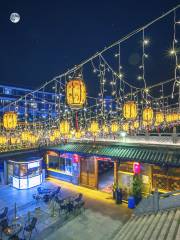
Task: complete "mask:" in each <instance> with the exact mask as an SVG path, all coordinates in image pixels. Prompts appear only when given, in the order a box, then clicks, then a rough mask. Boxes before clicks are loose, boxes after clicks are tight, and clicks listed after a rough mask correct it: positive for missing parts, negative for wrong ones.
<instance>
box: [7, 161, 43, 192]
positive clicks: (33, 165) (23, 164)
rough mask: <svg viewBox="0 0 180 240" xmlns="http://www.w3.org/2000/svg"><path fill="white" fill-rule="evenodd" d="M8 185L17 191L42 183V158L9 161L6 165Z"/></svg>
mask: <svg viewBox="0 0 180 240" xmlns="http://www.w3.org/2000/svg"><path fill="white" fill-rule="evenodd" d="M7 167H8V169H7V172H8V183H9V184H11V185H12V186H13V187H14V188H17V189H28V188H32V187H35V186H38V185H40V184H41V183H42V181H43V176H42V158H27V159H24V160H16V161H15V160H9V161H8V164H7Z"/></svg>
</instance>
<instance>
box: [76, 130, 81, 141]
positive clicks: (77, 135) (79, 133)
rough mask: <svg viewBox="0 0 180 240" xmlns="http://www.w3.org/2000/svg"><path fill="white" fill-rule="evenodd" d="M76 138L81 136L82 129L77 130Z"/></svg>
mask: <svg viewBox="0 0 180 240" xmlns="http://www.w3.org/2000/svg"><path fill="white" fill-rule="evenodd" d="M75 138H77V139H79V138H81V131H76V132H75Z"/></svg>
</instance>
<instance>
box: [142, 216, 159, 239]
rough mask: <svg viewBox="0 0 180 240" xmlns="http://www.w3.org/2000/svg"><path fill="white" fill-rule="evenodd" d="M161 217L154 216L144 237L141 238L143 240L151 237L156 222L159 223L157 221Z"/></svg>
mask: <svg viewBox="0 0 180 240" xmlns="http://www.w3.org/2000/svg"><path fill="white" fill-rule="evenodd" d="M161 215H162V213H160V212H159V213H158V214H156V215H154V219H153V222H152V224H151V225H150V226H149V228H148V229H147V231H146V234H145V235H144V237H143V240H149V239H151V235H152V233H153V231H154V229H155V227H156V226H157V224H158V222H159V219H160V218H161Z"/></svg>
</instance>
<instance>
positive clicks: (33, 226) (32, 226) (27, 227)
mask: <svg viewBox="0 0 180 240" xmlns="http://www.w3.org/2000/svg"><path fill="white" fill-rule="evenodd" d="M36 223H37V218H35V217H33V218H32V220H31V223H30V224H28V225H25V227H24V230H23V236H24V232H28V233H29V234H30V235H29V240H30V239H31V235H32V232H33V230H34V229H35V230H36V232H37V229H36Z"/></svg>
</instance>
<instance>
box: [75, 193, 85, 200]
mask: <svg viewBox="0 0 180 240" xmlns="http://www.w3.org/2000/svg"><path fill="white" fill-rule="evenodd" d="M82 198H83V195H82V193H80V194H79V195H78V196H77V197H76V198H75V199H74V200H75V201H76V202H80V201H81V200H82Z"/></svg>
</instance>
